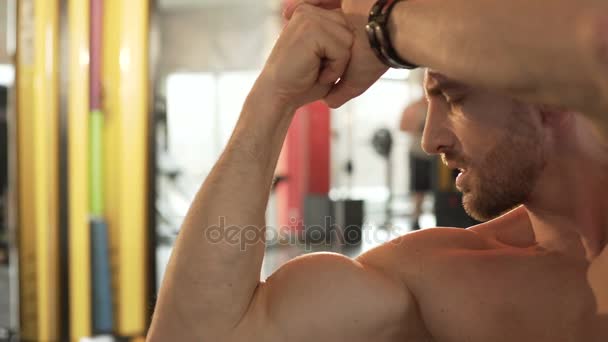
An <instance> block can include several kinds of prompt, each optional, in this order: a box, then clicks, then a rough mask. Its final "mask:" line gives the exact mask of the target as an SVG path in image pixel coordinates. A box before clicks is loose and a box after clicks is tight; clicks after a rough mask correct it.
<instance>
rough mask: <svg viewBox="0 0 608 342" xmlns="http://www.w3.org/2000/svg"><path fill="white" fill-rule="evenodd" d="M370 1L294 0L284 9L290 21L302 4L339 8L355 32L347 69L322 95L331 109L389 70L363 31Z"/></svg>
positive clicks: (369, 8) (359, 92)
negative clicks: (326, 92)
mask: <svg viewBox="0 0 608 342" xmlns="http://www.w3.org/2000/svg"><path fill="white" fill-rule="evenodd" d="M373 3H374V1H373V0H372V1H370V0H344V1H340V0H296V1H294V2H293V3H292V4H291V5H290V6H288V7H287V8H286V10H285V13H284V16H285V18H287V19H288V20H293V14H294V12H297V10H298V8H300V7H301V6H303V5H304V4H308V5H313V6H318V7H323V8H328V9H337V8H341V9H342V12H343V13H344V15H345V16H346V19H347V21H348V26H349V28H350V30H351V31H352V32H353V34H354V42H353V45H352V52H351V58H350V63H349V64H348V68H347V69H346V72H345V73H344V75H342V77H341V79H340V81H339V82H338V83H337V84H336V85H335V86H333V88H332V89H331V91H330V92H329V93H328V94H327V96H325V102H326V103H327V104H328V105H329V106H330V107H332V108H337V107H340V106H342V105H343V104H344V103H346V102H347V101H349V100H350V99H352V98H355V97H357V96H359V95H361V94H362V93H363V92H364V91H366V90H367V89H368V88H369V87H370V86H371V85H372V84H374V83H375V82H376V81H377V80H378V79H379V78H380V76H382V75H383V74H384V73H385V72H386V71H387V70H388V68H387V67H386V66H385V65H384V64H382V63H381V62H380V60H378V58H377V57H376V55H375V54H374V52H373V51H372V49H371V48H370V46H369V42H368V38H367V34H366V32H365V25H366V24H367V17H368V15H369V11H370V10H371V8H372V5H373Z"/></svg>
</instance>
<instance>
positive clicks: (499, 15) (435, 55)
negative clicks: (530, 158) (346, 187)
mask: <svg viewBox="0 0 608 342" xmlns="http://www.w3.org/2000/svg"><path fill="white" fill-rule="evenodd" d="M583 1H584V5H585V6H582V5H583V4H581V2H580V1H572V0H556V1H551V2H550V3H547V2H544V1H529V0H509V1H491V0H451V1H445V0H426V1H415V0H411V1H404V2H401V3H399V4H398V5H397V6H396V8H395V10H394V13H393V16H392V18H391V23H390V25H389V26H390V31H391V35H392V39H393V42H394V44H395V46H396V49H397V50H398V52H399V53H400V54H401V55H402V56H403V57H405V58H406V59H408V60H410V61H412V62H414V63H417V64H420V65H424V66H428V67H430V68H432V69H436V70H439V71H440V72H442V73H444V74H446V75H448V76H450V77H453V78H456V79H460V80H465V81H466V82H467V83H472V84H476V85H479V86H483V87H487V88H491V89H498V90H501V91H505V92H508V93H509V94H510V95H513V96H515V97H518V98H520V99H522V100H526V101H532V102H540V103H544V104H551V105H559V106H566V107H569V108H572V109H577V110H580V111H583V112H585V113H586V114H588V115H590V116H596V117H597V115H598V113H602V114H603V113H605V112H606V111H605V110H606V102H605V101H603V100H602V96H601V94H600V90H599V87H598V86H597V84H596V83H595V82H593V80H592V79H593V78H594V77H595V76H596V75H592V73H593V71H589V68H586V63H587V60H588V55H589V54H590V51H588V50H587V51H585V47H581V45H580V44H581V39H580V32H579V30H578V29H577V26H578V25H579V24H580V23H581V20H584V18H585V16H586V14H589V13H591V12H597V11H600V10H604V11H607V10H608V3H606V2H604V1H597V0H583ZM583 8H586V9H585V10H583ZM602 116H603V118H606V115H602Z"/></svg>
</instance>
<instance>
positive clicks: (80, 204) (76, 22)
mask: <svg viewBox="0 0 608 342" xmlns="http://www.w3.org/2000/svg"><path fill="white" fill-rule="evenodd" d="M89 3H90V1H89V0H70V1H68V35H69V38H68V41H69V52H68V53H69V57H68V58H69V70H68V72H69V76H68V78H69V83H68V88H69V94H68V165H69V166H68V168H69V175H70V177H69V179H68V189H69V204H68V205H69V224H70V226H69V234H68V235H69V242H68V243H69V248H70V253H69V258H70V259H69V269H70V279H69V284H70V293H69V296H70V317H69V319H70V330H71V331H70V339H71V341H79V340H80V339H81V338H82V337H87V336H91V333H92V331H91V263H90V260H91V256H90V228H89V220H88V199H89V196H88V193H87V192H88V190H89V187H88V141H89V139H88V119H89V26H90V25H89V22H90V15H89V7H90V5H89Z"/></svg>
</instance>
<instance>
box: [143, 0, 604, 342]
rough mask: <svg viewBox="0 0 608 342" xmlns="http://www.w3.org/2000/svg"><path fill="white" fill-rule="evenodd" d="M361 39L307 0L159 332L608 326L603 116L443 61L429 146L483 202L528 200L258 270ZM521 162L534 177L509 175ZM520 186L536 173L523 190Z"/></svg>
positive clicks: (270, 66)
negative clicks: (292, 157) (463, 77)
mask: <svg viewBox="0 0 608 342" xmlns="http://www.w3.org/2000/svg"><path fill="white" fill-rule="evenodd" d="M354 39H356V38H353V35H352V31H351V30H350V29H349V27H348V25H347V24H346V20H345V18H344V17H343V16H342V15H341V14H339V13H337V12H331V11H323V10H320V9H317V8H315V7H312V6H308V5H303V6H299V7H298V9H297V10H296V12H295V14H294V15H293V17H292V19H291V21H290V22H289V24H288V25H287V26H286V28H285V30H284V31H283V33H282V35H281V37H280V38H279V40H278V41H277V44H276V46H275V49H274V50H273V52H272V54H271V56H270V58H269V60H268V62H267V64H266V66H265V68H264V70H263V72H262V74H261V75H260V77H259V78H258V80H257V82H256V84H255V85H254V87H253V89H252V90H251V93H250V95H249V97H248V98H247V100H246V103H245V105H244V108H243V111H242V113H241V117H240V119H239V121H238V123H237V125H236V128H235V131H234V133H233V136H232V137H231V139H230V142H229V144H228V146H227V147H226V149H225V151H224V153H223V154H222V156H221V158H220V160H219V161H218V162H217V164H216V165H215V167H214V168H213V170H212V172H211V173H210V175H209V177H208V178H207V179H206V180H205V182H204V184H203V186H202V187H201V189H200V191H199V193H198V194H197V196H196V198H195V200H194V202H193V203H192V206H191V208H190V210H189V212H188V215H187V217H186V219H185V221H184V223H183V226H182V228H181V231H180V234H179V237H178V240H177V242H176V245H175V248H174V250H173V254H172V256H171V260H170V263H169V265H168V268H167V272H166V275H165V278H164V280H163V284H162V287H161V291H160V294H159V298H158V302H157V306H156V312H155V313H154V317H153V322H152V326H151V328H150V331H149V335H148V340H149V341H213V342H216V341H229V342H231V341H234V342H245V341H247V342H251V341H264V342H268V341H270V342H274V341H277V342H279V341H290V342H291V341H319V342H322V341H328V342H329V341H331V342H335V341H344V342H356V341H362V342H363V341H379V342H382V341H400V342H403V341H437V342H448V341H458V342H464V341H467V342H476V341H479V342H487V341H494V342H501V341H505V342H507V341H508V342H512V341H524V342H525V341H530V342H545V341H546V342H556V341H564V342H571V341H589V342H602V341H606V340H608V292H607V289H608V277H607V273H606V267H607V266H608V252H606V237H607V236H608V232H607V227H608V218H607V217H606V215H607V214H606V213H608V197H607V196H605V189H606V188H607V185H608V181H607V180H606V172H605V170H606V165H608V163H606V160H598V159H597V158H594V157H595V153H594V152H595V151H594V150H593V149H594V148H597V145H598V141H599V140H597V139H596V138H595V136H594V135H593V134H589V131H590V127H591V126H590V124H588V123H587V121H585V120H584V119H582V117H581V116H580V115H574V114H570V113H562V112H555V113H551V112H550V111H549V110H545V109H543V110H540V109H539V108H537V107H534V106H529V105H524V104H521V103H518V102H514V100H511V99H510V98H505V97H504V96H501V95H498V94H495V93H493V92H490V91H487V90H484V89H478V88H473V87H468V86H465V85H462V84H458V83H457V82H451V81H449V80H448V81H446V80H444V79H442V77H441V75H439V74H432V73H431V75H430V76H429V79H428V80H427V84H426V88H427V96H428V98H429V114H428V116H427V123H426V129H425V133H424V138H423V146H424V148H425V149H426V150H427V152H429V153H438V154H444V155H445V159H446V162H448V164H449V163H456V164H458V165H456V167H458V168H462V169H464V170H465V173H467V174H468V176H467V177H466V181H465V182H463V184H462V187H463V191H464V192H465V194H464V195H465V198H469V200H470V202H468V203H469V204H468V205H469V210H471V212H473V213H477V214H483V213H488V212H500V211H503V210H507V211H508V209H509V208H511V207H514V206H515V207H516V206H517V205H518V204H523V206H520V207H517V208H516V209H514V210H512V211H510V212H508V213H507V214H505V215H503V216H501V217H499V218H497V219H495V220H493V221H489V222H487V223H484V224H481V225H479V226H476V227H474V228H471V229H467V230H463V229H450V228H437V229H427V230H423V231H419V232H416V233H411V234H407V235H405V236H402V237H400V238H398V239H396V240H394V241H392V242H389V243H387V244H385V245H383V246H381V247H378V248H376V249H374V250H372V251H370V252H368V253H365V254H364V255H362V256H360V257H358V258H356V259H349V258H346V257H344V256H341V255H337V254H328V253H323V254H313V255H307V256H304V257H300V258H297V259H295V260H293V261H290V262H288V263H287V264H285V265H283V266H282V267H281V268H280V269H279V270H278V271H277V272H276V273H274V274H273V275H272V276H270V277H269V278H268V279H266V280H265V281H260V272H261V267H262V260H263V255H264V247H265V246H264V229H263V227H264V213H265V208H266V204H267V200H268V194H269V189H270V186H271V183H272V178H273V173H274V170H275V166H276V162H277V159H278V156H279V152H280V149H281V147H282V145H283V141H284V138H285V135H286V132H287V129H288V127H289V123H290V122H291V120H292V118H293V113H294V111H295V109H296V108H297V107H299V106H301V105H303V104H305V103H308V102H311V101H314V100H317V99H321V98H324V97H325V96H326V95H327V94H328V93H329V92H330V91H331V89H332V85H333V83H334V82H335V81H336V80H338V78H339V77H340V76H341V75H342V74H343V73H344V71H345V70H346V69H347V65H348V63H349V61H350V60H351V50H352V49H351V48H352V46H353V44H354V43H353V40H354ZM550 114H552V115H550ZM520 121H521V122H520ZM524 128H526V129H524ZM515 130H517V132H520V133H519V134H513V132H515ZM505 144H506V145H505ZM509 144H512V146H517V150H516V151H517V152H518V153H510V152H509V151H510V150H509V149H505V147H508V146H510V145H509ZM501 146H503V147H501ZM522 153H525V154H526V155H525V156H522V155H521V154H522ZM534 154H538V155H541V156H542V159H539V160H541V161H542V163H536V162H535V159H533V158H528V157H530V155H534ZM494 155H498V156H499V157H500V156H504V158H502V157H501V158H499V159H498V160H497V159H496V158H494V157H492V158H490V156H494ZM520 157H521V158H520ZM520 161H521V163H522V164H524V166H526V167H525V168H523V171H522V168H515V167H514V164H513V163H517V162H520ZM497 163H498V164H500V165H497ZM515 171H517V172H518V173H515V174H519V173H522V174H526V175H533V177H529V179H514V178H513V177H509V176H512V175H513V174H514V173H513V172H515ZM528 171H530V172H528ZM532 171H534V172H532ZM488 179H500V180H501V182H500V183H499V184H493V183H492V182H488V181H487V180H488ZM513 189H524V190H523V191H525V192H526V193H525V195H526V196H524V197H523V198H525V201H524V202H523V203H514V202H513V201H515V198H516V197H514V196H515V195H514V194H513V191H511V190H513ZM503 190H504V191H503ZM507 190H509V191H507ZM503 192H504V193H503ZM498 194H500V196H498ZM483 198H492V199H493V201H492V205H491V206H487V207H485V208H484V207H482V206H480V205H479V203H480V202H482V201H481V199H483ZM218 227H219V231H220V239H217V236H215V235H212V234H211V232H212V231H213V232H217V231H218ZM235 229H236V231H235ZM228 230H230V232H231V236H230V237H229V236H228V235H224V234H222V233H221V232H227V231H228ZM252 234H253V235H254V236H253V237H254V238H257V239H253V238H252V236H251V235H252ZM245 235H247V243H244V244H243V243H242V242H243V241H244V240H243V237H244V236H245ZM234 236H237V240H236V241H235V240H233V238H234ZM212 237H213V238H212ZM238 237H241V239H238Z"/></svg>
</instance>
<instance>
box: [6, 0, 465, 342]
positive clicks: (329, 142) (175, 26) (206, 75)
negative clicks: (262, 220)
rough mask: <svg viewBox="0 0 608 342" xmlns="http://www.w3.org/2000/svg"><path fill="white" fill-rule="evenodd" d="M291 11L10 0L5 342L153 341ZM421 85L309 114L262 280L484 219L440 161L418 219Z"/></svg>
mask: <svg viewBox="0 0 608 342" xmlns="http://www.w3.org/2000/svg"><path fill="white" fill-rule="evenodd" d="M289 2H290V1H289V0H263V1H255V2H254V1H249V0H129V1H123V0H19V1H17V0H3V1H0V139H2V141H1V142H0V146H1V150H0V174H1V179H0V181H1V189H0V191H1V193H0V340H2V341H143V340H145V337H146V332H147V330H148V328H149V325H150V321H151V317H152V313H153V311H154V305H155V300H156V298H157V293H158V288H159V286H160V283H161V281H162V279H163V274H164V271H165V268H166V265H167V262H168V260H169V256H170V254H171V251H172V246H173V244H174V243H175V239H176V237H177V235H178V234H179V232H180V226H181V224H182V221H183V219H184V216H185V214H186V211H187V210H188V208H189V206H190V203H191V202H192V200H193V198H194V196H195V194H196V192H197V190H198V189H199V187H200V186H201V184H202V183H203V182H204V180H205V177H206V176H207V174H208V173H209V172H210V170H211V168H212V167H213V165H214V163H215V162H216V161H217V159H218V157H219V156H220V154H221V152H222V151H223V148H224V147H225V145H226V143H227V141H228V139H229V138H230V135H231V132H232V130H233V128H234V126H235V123H236V121H237V119H238V117H239V113H240V110H241V107H242V105H243V102H244V100H245V97H246V96H247V94H248V92H249V90H250V88H251V86H252V85H253V83H254V82H255V80H256V78H257V76H258V75H259V73H260V71H261V69H262V67H263V65H264V62H265V60H266V58H267V56H268V55H269V53H270V51H271V49H272V46H273V44H274V42H275V40H276V39H277V36H278V34H279V32H280V30H281V28H282V26H283V25H284V19H283V18H282V16H281V13H282V10H283V8H284V7H285V6H286V5H287V4H288V3H289ZM422 77H423V76H422V74H421V73H420V72H418V71H408V70H398V71H393V70H392V71H389V72H387V73H386V74H385V75H384V76H383V77H382V78H381V79H380V80H379V81H378V82H377V83H376V84H375V85H374V86H373V87H372V88H371V89H369V91H367V92H366V93H365V94H363V95H361V96H359V97H357V98H355V99H353V100H352V101H350V102H348V103H347V104H345V105H344V106H342V107H340V108H338V109H330V108H329V107H328V106H327V105H326V104H325V103H323V102H315V103H312V104H310V105H307V106H305V107H302V108H300V109H298V112H297V114H296V116H295V118H294V121H293V123H292V125H291V126H290V129H289V133H288V135H287V140H286V142H285V144H284V146H283V149H282V152H281V157H280V160H279V163H278V166H277V169H276V171H275V182H274V185H273V187H272V189H271V190H270V200H269V204H268V208H267V212H266V225H267V228H266V229H267V232H266V235H267V241H266V246H267V247H266V250H267V253H266V256H265V259H264V265H263V269H262V274H261V277H262V278H265V277H267V276H269V275H270V274H271V273H272V272H273V271H274V270H276V269H277V268H278V267H279V266H280V265H282V264H283V263H285V262H287V261H289V260H290V259H293V258H295V257H297V256H300V255H303V254H306V253H312V252H318V251H330V252H336V253H341V254H344V255H347V256H350V257H355V256H357V255H360V254H361V253H363V252H365V251H368V250H370V249H371V248H374V247H376V246H379V245H381V244H383V243H385V242H387V241H389V240H391V239H393V238H395V237H398V236H400V235H403V234H405V233H408V232H410V231H412V230H413V229H426V228H429V227H437V226H450V227H462V228H464V227H468V226H471V225H473V224H475V221H474V220H473V219H471V218H469V217H468V216H467V214H466V213H465V212H464V209H463V208H462V207H461V200H460V195H459V193H458V192H457V191H456V188H455V186H454V175H453V173H452V171H451V170H449V169H447V168H446V167H445V166H443V164H442V163H441V162H440V161H438V160H436V159H433V160H430V161H429V167H428V168H426V169H425V170H426V171H423V172H425V173H426V174H427V177H428V179H429V180H428V182H427V183H428V189H423V190H421V191H423V192H424V193H425V195H424V196H423V197H420V200H419V201H418V202H419V203H418V207H417V208H416V206H417V205H416V202H417V201H416V200H415V199H414V190H413V186H412V182H415V180H413V177H412V172H414V170H415V169H416V168H415V167H413V165H411V160H412V159H411V158H410V150H411V149H413V148H418V147H417V146H416V144H418V145H420V136H418V135H416V134H410V133H408V132H404V131H403V130H402V129H401V127H400V122H401V119H402V115H404V111H405V110H406V108H408V106H409V105H410V104H412V103H414V102H416V101H418V100H420V99H421V98H422V97H423V91H422V88H421V82H422ZM419 192H420V191H419ZM417 212H420V214H419V215H418V214H417Z"/></svg>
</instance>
